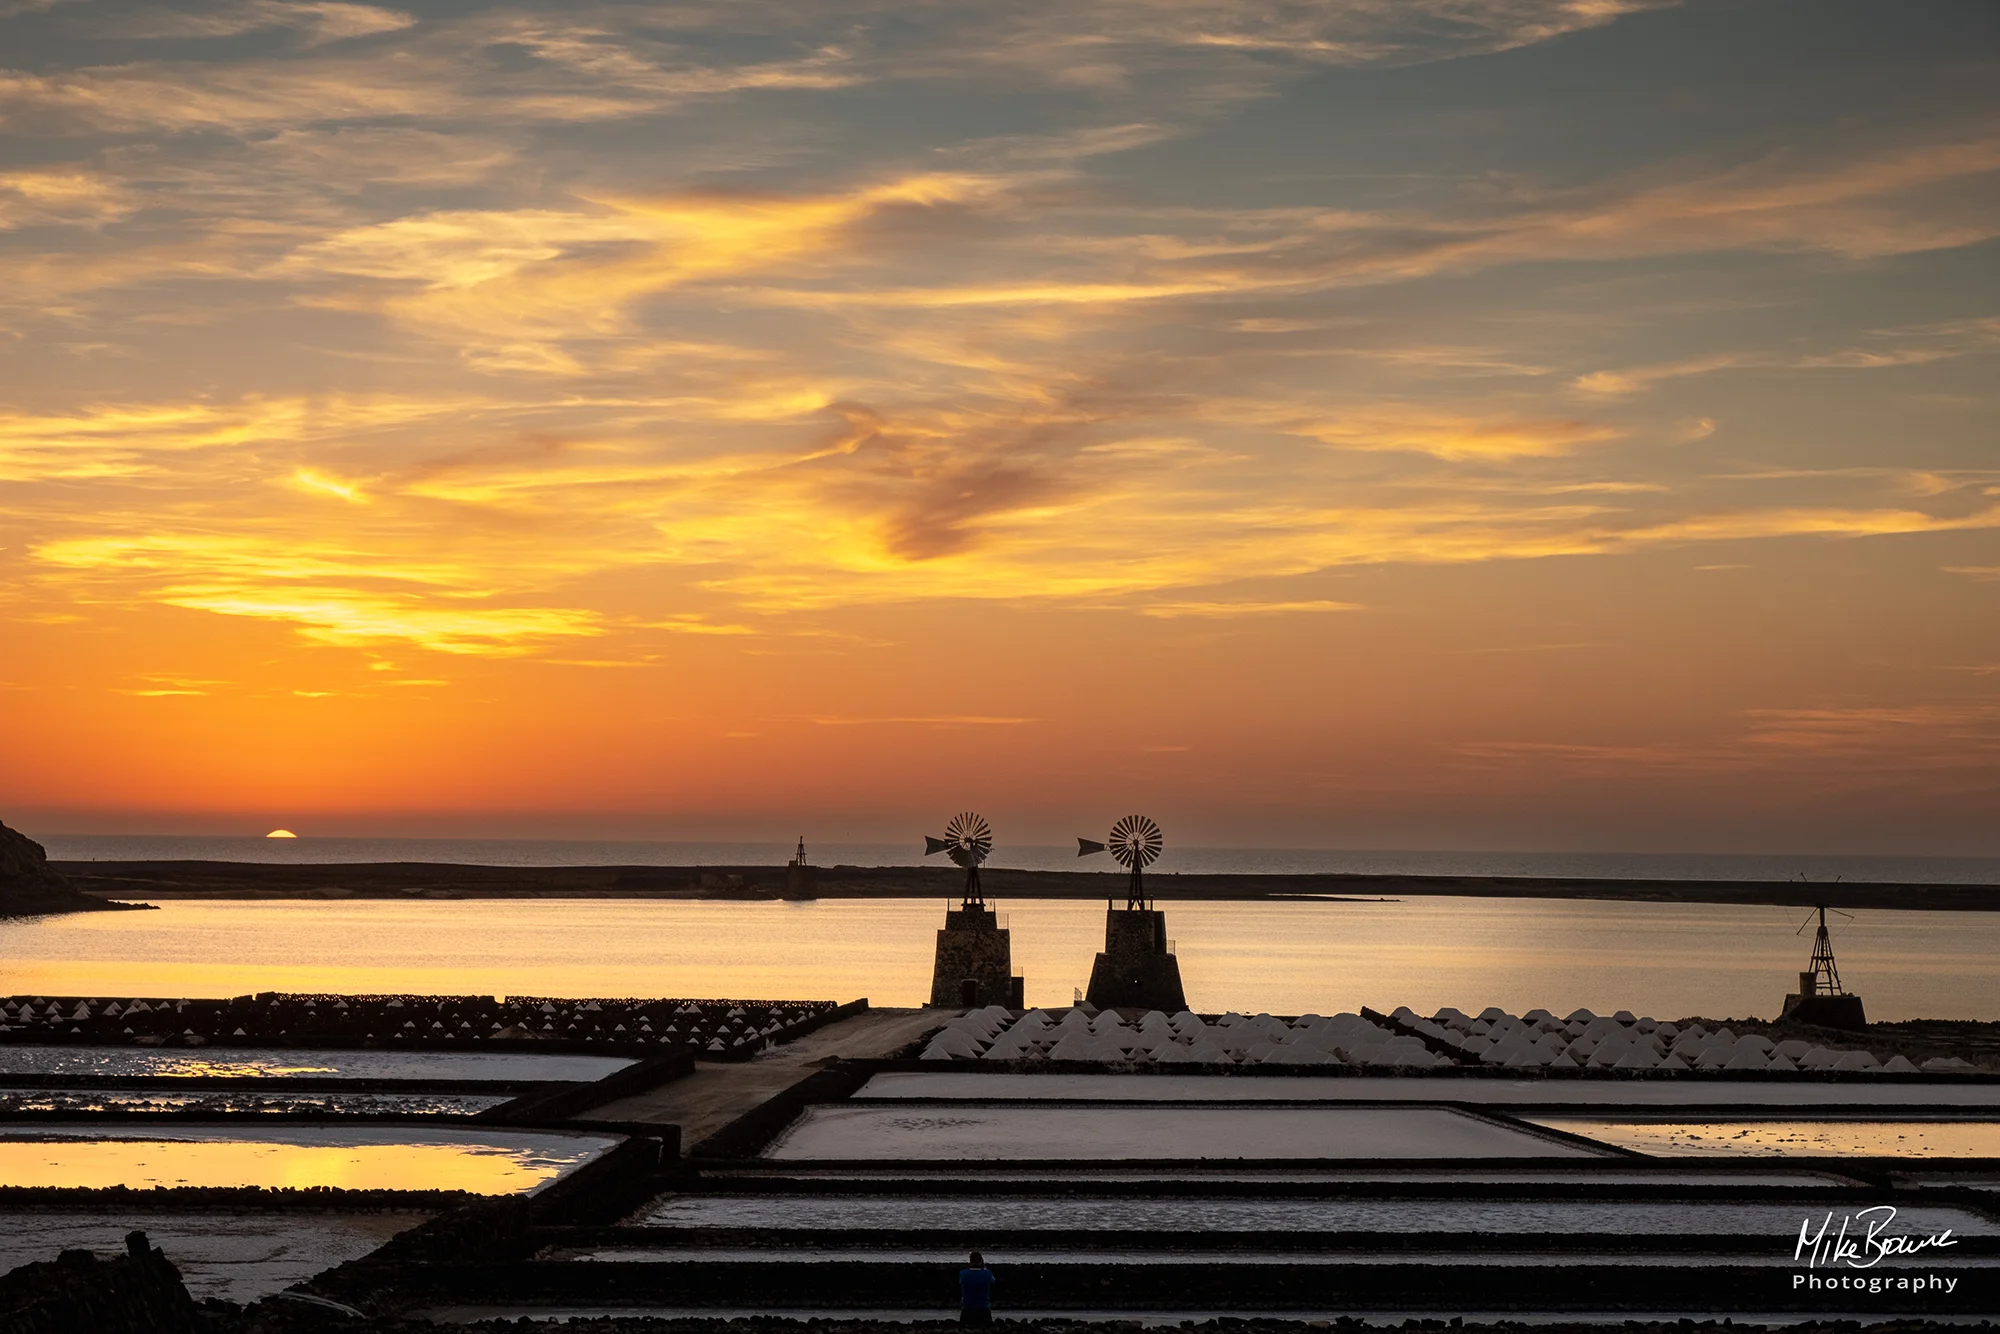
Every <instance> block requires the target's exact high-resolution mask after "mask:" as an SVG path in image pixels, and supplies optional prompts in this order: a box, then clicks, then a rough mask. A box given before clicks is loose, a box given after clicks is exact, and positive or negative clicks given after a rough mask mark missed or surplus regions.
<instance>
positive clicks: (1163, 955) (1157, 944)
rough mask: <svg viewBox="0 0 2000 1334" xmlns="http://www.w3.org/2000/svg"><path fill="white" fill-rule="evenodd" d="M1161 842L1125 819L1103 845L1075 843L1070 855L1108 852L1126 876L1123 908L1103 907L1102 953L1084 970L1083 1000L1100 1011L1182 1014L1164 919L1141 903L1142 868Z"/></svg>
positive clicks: (1148, 823)
mask: <svg viewBox="0 0 2000 1334" xmlns="http://www.w3.org/2000/svg"><path fill="white" fill-rule="evenodd" d="M1164 845H1165V841H1164V840H1163V839H1162V837H1161V835H1160V826H1159V825H1157V824H1155V823H1154V822H1153V821H1152V820H1151V819H1149V818H1148V817H1146V816H1144V815H1128V816H1126V817H1125V818H1124V819H1122V820H1120V821H1119V822H1118V823H1117V824H1115V825H1113V826H1111V835H1110V837H1109V838H1107V839H1106V840H1105V841H1104V842H1103V843H1098V842H1095V841H1093V840H1091V839H1087V838H1080V839H1078V840H1077V841H1076V855H1077V856H1079V857H1088V856H1089V855H1090V854H1092V853H1094V852H1105V851H1109V852H1110V853H1111V855H1112V857H1113V858H1114V859H1116V861H1117V862H1118V864H1119V865H1120V866H1123V867H1125V868H1126V869H1128V870H1130V871H1131V872H1132V877H1131V879H1130V881H1129V882H1128V883H1127V887H1126V890H1125V906H1124V907H1123V908H1118V907H1114V906H1111V905H1109V904H1107V905H1106V906H1105V911H1104V953H1102V954H1100V955H1098V956H1097V960H1096V962H1095V963H1093V964H1092V965H1091V969H1090V990H1089V991H1087V992H1085V993H1084V999H1086V1000H1087V1001H1089V1002H1090V1003H1091V1004H1092V1005H1094V1006H1096V1007H1097V1008H1098V1009H1100V1010H1112V1009H1124V1008H1132V1009H1141V1010H1162V1011H1165V1012H1166V1013H1168V1014H1175V1013H1177V1012H1179V1011H1181V1010H1185V1009H1186V1008H1187V993H1186V992H1185V991H1184V990H1183V989H1182V987H1181V964H1180V960H1178V959H1176V958H1175V957H1174V956H1173V952H1172V947H1171V945H1170V943H1169V942H1168V940H1167V915H1166V914H1165V913H1163V912H1161V911H1160V910H1159V909H1158V908H1157V907H1156V906H1154V905H1153V904H1152V903H1151V902H1150V901H1148V900H1147V898H1146V868H1147V867H1148V866H1150V865H1152V863H1153V861H1154V860H1155V859H1156V858H1157V857H1158V856H1159V855H1160V849H1161V848H1162V847H1163V846H1164Z"/></svg>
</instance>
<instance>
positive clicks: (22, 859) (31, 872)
mask: <svg viewBox="0 0 2000 1334" xmlns="http://www.w3.org/2000/svg"><path fill="white" fill-rule="evenodd" d="M126 906H128V905H126V904H122V903H107V902H106V901H105V900H103V899H100V898H95V897H93V896H91V895H89V894H86V893H84V892H83V891H82V890H80V889H78V888H76V886H74V885H72V884H70V882H69V881H68V880H67V879H65V878H64V876H63V874H62V872H60V871H58V870H56V869H55V867H53V866H50V865H49V855H48V853H47V852H45V851H43V850H42V845H41V844H39V843H37V842H35V840H33V839H32V838H29V837H28V836H27V835H26V834H22V833H18V832H16V831H15V830H12V829H9V828H8V827H7V826H6V825H4V824H0V917H28V916H33V915H36V914H39V913H58V912H98V911H102V910H103V909H106V908H123V907H126Z"/></svg>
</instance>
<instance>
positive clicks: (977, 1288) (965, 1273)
mask: <svg viewBox="0 0 2000 1334" xmlns="http://www.w3.org/2000/svg"><path fill="white" fill-rule="evenodd" d="M958 1323H959V1324H961V1325H990V1324H992V1323H993V1271H992V1270H990V1269H988V1268H987V1267H986V1259H985V1257H984V1256H982V1255H980V1253H979V1252H978V1251H974V1252H973V1253H972V1263H971V1265H970V1266H969V1267H967V1268H965V1269H961V1270H959V1271H958Z"/></svg>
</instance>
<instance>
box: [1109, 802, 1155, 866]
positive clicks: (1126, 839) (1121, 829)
mask: <svg viewBox="0 0 2000 1334" xmlns="http://www.w3.org/2000/svg"><path fill="white" fill-rule="evenodd" d="M1164 841H1165V840H1164V839H1163V838H1162V837H1161V835H1160V826H1159V825H1157V824H1155V823H1154V822H1153V820H1152V819H1151V817H1149V816H1144V815H1128V816H1126V817H1125V818H1124V819H1122V820H1120V821H1119V822H1118V823H1117V824H1115V825H1112V826H1111V837H1110V839H1109V840H1108V842H1109V844H1110V851H1111V855H1112V856H1113V857H1114V858H1116V859H1117V861H1118V864H1119V865H1120V866H1124V867H1129V868H1130V869H1132V870H1134V871H1141V870H1144V869H1145V868H1146V867H1148V866H1151V865H1152V864H1153V862H1154V861H1155V860H1157V859H1158V858H1159V855H1160V848H1161V846H1162V844H1163V843H1164Z"/></svg>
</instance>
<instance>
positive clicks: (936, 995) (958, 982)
mask: <svg viewBox="0 0 2000 1334" xmlns="http://www.w3.org/2000/svg"><path fill="white" fill-rule="evenodd" d="M1023 989H1024V979H1022V978H1018V977H1015V976H1014V946H1013V941H1012V937H1011V934H1010V933H1009V932H1008V930H1007V928H1005V927H1003V926H1001V925H1000V919H999V918H998V917H996V916H995V915H994V913H993V909H991V908H989V907H987V906H986V905H985V904H983V903H972V902H966V903H963V904H961V905H960V906H959V907H957V908H955V909H952V910H950V911H948V912H946V913H945V915H944V929H943V930H942V931H939V932H938V933H937V963H936V964H935V965H934V966H933V967H932V969H931V999H930V1003H931V1004H932V1005H934V1006H939V1007H941V1008H946V1009H976V1008H978V1007H980V1006H985V1005H1004V1006H1006V1007H1007V1008H1009V1009H1012V1010H1019V1009H1023V1008H1025V1006H1024V1003H1023V1000H1022V993H1023Z"/></svg>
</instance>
